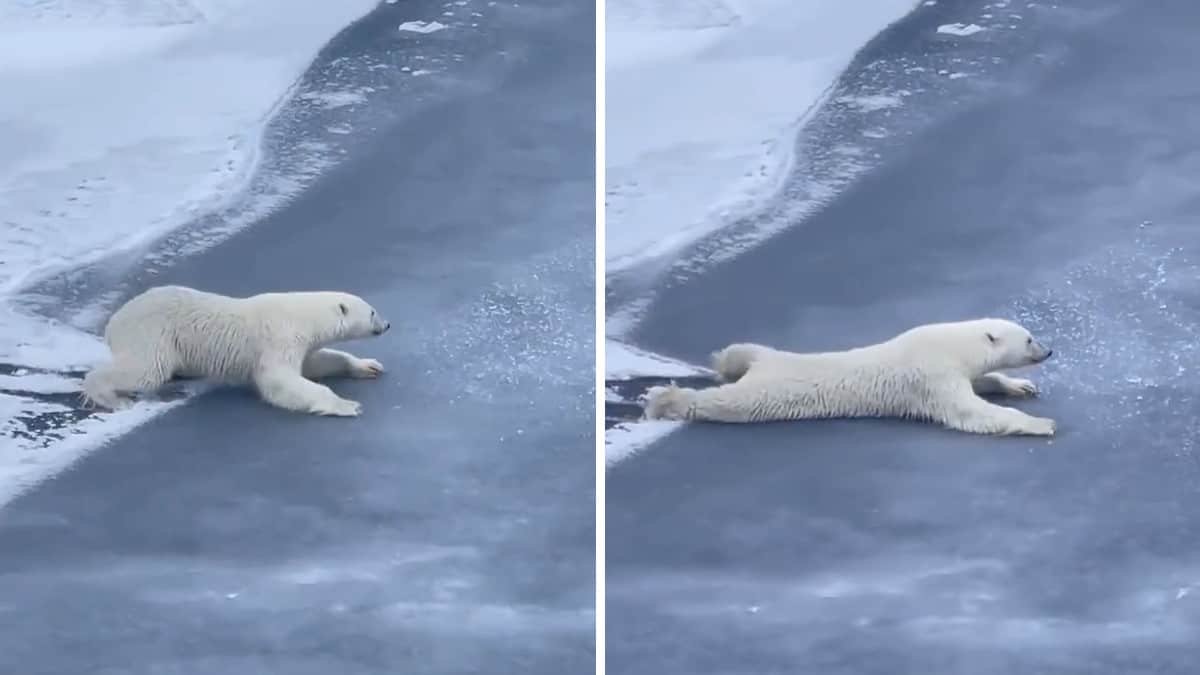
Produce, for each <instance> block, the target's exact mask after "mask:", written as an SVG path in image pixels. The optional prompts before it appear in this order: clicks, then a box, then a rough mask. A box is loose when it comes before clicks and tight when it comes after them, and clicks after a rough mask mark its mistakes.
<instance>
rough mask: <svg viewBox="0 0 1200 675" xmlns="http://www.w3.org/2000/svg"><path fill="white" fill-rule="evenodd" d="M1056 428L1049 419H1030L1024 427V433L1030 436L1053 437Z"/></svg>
mask: <svg viewBox="0 0 1200 675" xmlns="http://www.w3.org/2000/svg"><path fill="white" fill-rule="evenodd" d="M1057 426H1058V425H1056V424H1055V423H1054V420H1052V419H1050V418H1049V417H1032V418H1030V419H1029V424H1027V425H1026V428H1025V433H1027V434H1030V435H1032V436H1053V435H1054V431H1055V430H1056V428H1057Z"/></svg>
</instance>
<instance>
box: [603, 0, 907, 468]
mask: <svg viewBox="0 0 1200 675" xmlns="http://www.w3.org/2000/svg"><path fill="white" fill-rule="evenodd" d="M918 4H919V3H918V2H915V1H914V0H860V1H857V2H845V1H844V0H803V1H796V0H696V1H695V2H686V3H685V2H652V1H650V0H609V2H608V3H607V11H606V19H607V25H606V31H607V36H606V47H605V49H606V59H607V60H606V66H605V68H606V75H607V81H606V111H605V114H606V121H605V134H606V148H605V152H606V162H607V170H606V188H605V189H606V193H605V201H606V211H605V226H606V234H605V237H606V240H605V245H606V255H605V258H606V261H605V262H606V265H607V268H606V270H607V274H609V275H612V274H620V273H621V272H623V271H625V270H629V269H631V268H633V267H635V266H637V265H639V264H641V263H644V262H646V261H649V260H652V259H657V258H662V257H665V256H671V255H673V254H677V253H679V252H680V251H681V250H683V249H684V248H685V247H686V246H688V245H689V244H693V243H695V242H696V241H698V240H699V239H702V238H704V237H705V236H707V235H710V234H712V233H714V232H716V231H717V230H720V229H721V228H722V227H724V226H726V225H728V224H729V223H730V222H731V221H733V220H734V219H735V218H737V217H738V216H740V215H745V214H747V213H750V212H752V211H753V210H754V209H755V208H757V207H759V206H761V205H762V204H763V203H764V202H765V201H766V200H767V199H769V198H770V197H772V196H773V195H774V194H776V193H777V192H778V190H779V189H780V187H781V186H782V183H783V181H784V179H785V178H786V177H787V175H788V170H789V168H790V167H791V165H792V162H793V149H794V148H795V147H796V142H795V141H796V136H797V134H798V133H799V131H800V128H801V126H802V125H803V124H804V122H805V121H806V119H807V116H808V113H809V112H811V111H813V110H815V109H816V108H817V107H818V106H819V105H820V104H821V103H823V102H824V99H825V98H826V96H827V94H828V93H829V92H830V90H831V88H832V85H833V84H834V82H835V81H836V79H837V77H838V75H839V74H840V73H841V72H842V71H843V70H844V69H845V68H846V66H847V65H849V63H850V61H851V60H852V58H853V57H854V55H855V53H856V52H857V51H858V50H859V49H860V48H861V47H862V46H863V45H864V44H866V42H867V41H869V40H870V39H871V38H872V37H874V36H875V35H876V34H878V33H879V32H880V31H881V30H882V29H884V28H885V27H887V26H888V25H889V24H891V23H893V22H894V21H896V20H898V19H900V18H902V17H903V16H904V15H906V14H907V13H908V12H910V11H911V10H912V9H914V7H916V6H917V5H918ZM877 103H878V102H877ZM888 104H889V105H890V104H895V102H893V101H890V100H889V101H888ZM614 318H615V317H610V321H609V328H608V331H607V332H608V334H609V337H610V339H609V340H607V342H606V347H605V349H606V366H605V370H606V379H621V377H622V376H621V375H620V374H619V373H618V371H619V370H620V369H622V368H626V367H627V366H628V363H629V357H628V352H627V350H626V348H625V347H624V346H623V345H622V344H621V343H620V342H619V341H617V340H616V339H614V338H617V339H619V338H620V336H621V334H622V332H623V328H624V327H625V322H624V321H614V320H612V319H614ZM643 374H647V375H664V374H670V373H664V372H661V371H655V372H647V373H643ZM635 427H636V428H635ZM674 428H677V425H667V424H655V425H649V424H644V423H642V424H636V425H620V426H618V427H616V428H614V429H612V430H610V431H609V432H608V433H607V434H606V439H605V440H606V447H607V448H608V458H609V461H610V463H611V462H613V461H616V460H618V459H620V458H624V457H627V456H628V455H629V454H631V453H632V452H633V451H635V450H636V449H637V448H640V447H644V446H645V445H647V444H648V443H650V442H653V440H655V439H656V438H659V437H661V436H662V435H663V434H665V433H669V432H670V431H671V430H672V429H674Z"/></svg>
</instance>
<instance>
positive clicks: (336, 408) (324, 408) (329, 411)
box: [313, 398, 362, 417]
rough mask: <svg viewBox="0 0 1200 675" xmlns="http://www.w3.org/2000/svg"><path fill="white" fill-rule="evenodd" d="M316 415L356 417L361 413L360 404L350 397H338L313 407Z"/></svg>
mask: <svg viewBox="0 0 1200 675" xmlns="http://www.w3.org/2000/svg"><path fill="white" fill-rule="evenodd" d="M313 412H314V413H315V414H317V415H329V416H333V417H358V416H359V415H360V414H362V404H361V403H359V402H358V401H351V400H350V399H345V398H338V399H334V400H333V401H330V402H329V403H326V404H323V405H320V406H318V407H316V408H314V409H313Z"/></svg>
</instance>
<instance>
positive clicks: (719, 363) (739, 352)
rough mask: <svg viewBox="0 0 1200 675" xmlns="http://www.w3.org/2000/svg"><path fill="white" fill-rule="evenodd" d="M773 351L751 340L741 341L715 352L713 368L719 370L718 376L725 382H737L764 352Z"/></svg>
mask: <svg viewBox="0 0 1200 675" xmlns="http://www.w3.org/2000/svg"><path fill="white" fill-rule="evenodd" d="M769 351H771V348H770V347H764V346H762V345H756V344H752V343H749V342H739V343H737V344H732V345H729V346H728V347H726V348H724V349H722V350H720V351H716V352H713V354H712V368H713V370H715V371H717V377H719V378H720V379H721V380H722V381H723V382H737V381H738V380H739V379H741V377H742V376H743V375H745V374H746V371H747V370H750V366H752V365H754V362H755V361H757V360H758V359H759V357H761V356H762V355H763V354H764V353H766V352H769Z"/></svg>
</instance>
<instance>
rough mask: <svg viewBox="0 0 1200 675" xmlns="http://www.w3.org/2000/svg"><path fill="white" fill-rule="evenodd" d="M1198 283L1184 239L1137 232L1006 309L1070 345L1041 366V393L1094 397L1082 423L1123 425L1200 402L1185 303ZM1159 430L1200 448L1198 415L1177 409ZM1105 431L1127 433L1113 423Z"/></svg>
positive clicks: (1197, 348) (1184, 449)
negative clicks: (1169, 241) (1164, 242)
mask: <svg viewBox="0 0 1200 675" xmlns="http://www.w3.org/2000/svg"><path fill="white" fill-rule="evenodd" d="M1198 285H1200V264H1198V263H1197V262H1195V261H1192V260H1189V259H1188V258H1187V257H1186V255H1185V253H1184V250H1183V249H1182V248H1180V247H1177V246H1159V245H1157V244H1155V243H1154V242H1152V241H1151V240H1149V238H1148V237H1139V239H1138V240H1137V241H1136V242H1135V243H1133V244H1121V245H1114V246H1110V247H1107V248H1105V249H1103V250H1101V251H1100V252H1098V253H1097V254H1095V255H1093V256H1089V258H1087V259H1085V260H1083V261H1081V262H1079V263H1077V264H1075V265H1073V266H1072V267H1070V268H1069V269H1067V270H1066V271H1065V272H1064V274H1063V278H1061V279H1058V280H1053V281H1050V282H1049V283H1048V284H1047V285H1046V286H1044V287H1041V288H1036V289H1033V290H1031V291H1030V293H1029V294H1028V296H1026V297H1023V298H1019V299H1017V300H1016V301H1014V302H1013V304H1012V307H1011V313H1012V314H1013V315H1014V316H1015V317H1016V318H1017V320H1019V321H1021V322H1022V324H1024V325H1025V326H1027V327H1029V329H1030V330H1031V331H1033V332H1034V333H1036V334H1041V335H1046V336H1048V339H1050V340H1061V341H1063V342H1065V343H1067V344H1069V345H1070V349H1069V350H1063V351H1062V353H1061V354H1060V353H1058V352H1057V351H1056V354H1055V358H1054V359H1052V361H1053V363H1050V362H1047V364H1046V366H1045V367H1044V371H1045V372H1044V375H1042V376H1041V379H1040V380H1039V383H1040V384H1042V386H1043V388H1044V389H1045V390H1046V391H1047V395H1048V396H1051V397H1053V396H1055V395H1056V394H1055V392H1056V391H1059V392H1062V393H1061V394H1057V395H1066V396H1073V395H1083V396H1087V397H1088V398H1089V400H1092V401H1096V400H1100V401H1102V403H1100V404H1095V403H1093V405H1091V406H1089V407H1088V408H1087V409H1086V415H1087V417H1088V421H1087V423H1088V424H1094V425H1097V426H1098V427H1101V428H1108V429H1116V430H1119V429H1121V428H1124V427H1125V426H1127V425H1125V424H1124V422H1126V421H1132V420H1138V419H1145V418H1146V416H1147V415H1152V414H1155V413H1158V412H1161V411H1162V410H1195V409H1197V408H1198V407H1200V398H1198V397H1197V396H1196V395H1195V394H1194V393H1193V392H1194V391H1195V387H1194V383H1195V379H1196V378H1195V374H1194V371H1195V369H1196V364H1197V363H1200V324H1197V323H1196V321H1195V319H1194V318H1193V317H1194V311H1193V309H1192V307H1191V304H1190V303H1191V295H1190V289H1195V288H1197V287H1198ZM1114 307H1121V308H1123V309H1122V310H1121V311H1113V308H1114ZM1078 424H1080V426H1083V425H1084V424H1085V423H1084V422H1082V421H1081V422H1079V423H1078ZM1139 433H1144V432H1139ZM1156 433H1158V434H1161V435H1163V436H1164V437H1168V438H1171V439H1172V440H1173V443H1172V445H1175V446H1177V448H1178V452H1177V454H1178V455H1180V456H1193V455H1195V453H1196V452H1197V451H1200V448H1198V447H1197V444H1198V443H1200V420H1197V419H1196V418H1195V417H1194V416H1188V415H1181V416H1177V417H1175V418H1173V419H1172V420H1171V421H1170V422H1169V423H1165V424H1163V425H1160V427H1159V428H1157V429H1156ZM1111 440H1112V442H1114V443H1117V444H1120V443H1122V442H1125V441H1123V440H1122V439H1121V438H1120V434H1119V432H1118V433H1116V434H1114V435H1112V436H1111ZM1139 440H1142V439H1139Z"/></svg>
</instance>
